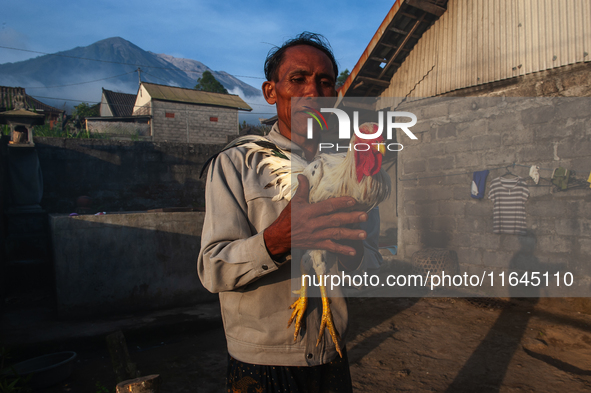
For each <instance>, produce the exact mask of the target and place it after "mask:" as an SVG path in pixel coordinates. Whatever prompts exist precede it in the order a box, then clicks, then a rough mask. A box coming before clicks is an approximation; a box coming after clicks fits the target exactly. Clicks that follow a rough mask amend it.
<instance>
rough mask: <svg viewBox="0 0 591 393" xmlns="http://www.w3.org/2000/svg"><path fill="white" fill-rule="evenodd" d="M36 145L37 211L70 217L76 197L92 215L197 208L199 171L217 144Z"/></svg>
mask: <svg viewBox="0 0 591 393" xmlns="http://www.w3.org/2000/svg"><path fill="white" fill-rule="evenodd" d="M36 147H37V151H38V154H39V160H40V163H41V170H42V173H43V179H44V194H43V200H42V201H41V205H42V207H43V208H44V209H45V210H46V211H48V212H50V213H71V212H73V211H74V209H75V207H76V206H75V200H76V198H77V197H79V196H82V195H86V196H89V197H91V198H92V199H93V200H94V208H95V209H96V210H97V211H141V210H148V209H155V208H162V207H188V206H190V207H203V206H204V205H205V199H204V185H203V181H202V180H201V179H199V174H200V171H201V167H202V166H203V164H204V163H205V161H206V160H207V159H208V158H209V157H210V156H211V155H213V154H214V153H215V152H217V151H219V149H221V147H222V146H220V145H200V144H193V145H189V144H181V143H152V142H129V141H103V140H77V139H58V138H37V139H36Z"/></svg>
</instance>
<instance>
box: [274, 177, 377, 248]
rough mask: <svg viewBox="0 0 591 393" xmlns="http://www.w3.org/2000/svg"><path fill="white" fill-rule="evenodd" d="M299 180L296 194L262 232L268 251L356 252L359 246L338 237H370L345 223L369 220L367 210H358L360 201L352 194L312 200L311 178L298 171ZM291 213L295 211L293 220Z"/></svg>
mask: <svg viewBox="0 0 591 393" xmlns="http://www.w3.org/2000/svg"><path fill="white" fill-rule="evenodd" d="M298 182H299V186H298V190H297V192H296V194H295V195H294V196H293V198H292V199H291V201H290V202H289V204H288V205H287V206H286V207H285V209H283V211H282V212H281V214H280V215H279V217H277V219H276V220H275V221H274V222H273V223H272V224H271V225H270V226H269V227H268V228H267V229H265V231H264V233H263V237H264V239H265V244H266V246H267V250H269V254H271V256H272V257H279V256H281V255H282V254H285V253H287V252H289V251H290V250H291V248H292V247H293V248H301V249H305V250H327V251H330V252H334V253H336V254H343V255H349V256H354V255H356V254H357V253H358V250H356V249H355V248H354V247H350V246H347V245H344V244H339V243H337V242H335V240H357V241H359V240H364V239H365V238H366V237H367V233H366V232H365V231H363V230H361V229H351V228H346V227H344V225H347V224H357V223H359V222H363V221H366V220H367V214H366V213H365V212H364V211H361V210H355V204H356V203H357V202H356V201H355V199H353V198H351V197H340V198H330V199H327V200H324V201H322V202H318V203H314V204H310V203H309V202H308V194H309V187H310V186H309V183H308V179H307V178H306V177H305V176H303V175H298ZM292 213H293V214H295V218H294V220H293V221H292ZM356 248H358V247H356Z"/></svg>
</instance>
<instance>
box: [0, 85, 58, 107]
mask: <svg viewBox="0 0 591 393" xmlns="http://www.w3.org/2000/svg"><path fill="white" fill-rule="evenodd" d="M17 95H21V96H24V97H25V106H26V108H27V109H35V110H36V111H38V112H43V113H63V112H64V111H63V110H61V109H57V108H54V107H52V106H50V105H47V104H44V103H43V102H41V101H39V100H37V99H35V98H33V97H31V96H30V95H27V93H26V92H25V89H24V87H7V86H0V112H4V111H7V110H11V109H14V104H15V102H14V97H16V96H17Z"/></svg>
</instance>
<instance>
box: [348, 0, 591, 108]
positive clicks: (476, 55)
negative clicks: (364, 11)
mask: <svg viewBox="0 0 591 393" xmlns="http://www.w3.org/2000/svg"><path fill="white" fill-rule="evenodd" d="M416 1H417V0H405V1H404V2H401V3H400V4H399V3H398V1H397V2H396V4H395V6H394V7H393V8H392V10H391V11H390V13H389V14H388V15H387V16H386V18H385V19H384V22H383V23H382V25H381V26H380V28H379V29H378V32H376V35H375V36H374V38H373V39H372V41H371V42H370V44H369V45H368V49H366V52H368V51H369V52H371V53H369V54H367V53H364V54H363V56H362V58H361V59H360V60H359V62H358V66H360V67H358V66H356V68H358V70H357V72H358V74H360V75H362V76H363V75H364V72H366V71H365V70H366V69H368V68H367V67H368V64H369V66H370V65H371V64H370V63H369V61H365V60H364V58H365V57H368V58H369V59H371V58H372V57H375V56H376V55H374V53H375V48H379V46H380V45H382V46H385V45H394V44H395V42H394V41H391V39H394V40H395V39H397V37H396V36H387V35H386V32H387V31H388V29H389V28H390V27H386V26H392V25H393V24H395V23H397V19H396V18H398V17H397V15H402V14H405V13H406V14H408V12H407V11H405V9H406V8H405V7H407V6H409V5H410V4H412V3H413V2H416ZM397 5H398V8H397V7H396V6H397ZM445 5H446V7H447V11H446V12H445V13H443V14H442V15H441V16H440V17H439V19H438V20H436V21H435V22H434V23H433V24H432V26H430V27H429V28H428V29H427V30H426V31H424V33H423V34H422V36H421V38H420V40H418V41H417V42H416V44H415V45H414V47H412V51H410V52H409V53H408V54H407V57H406V59H405V61H404V63H403V64H401V65H400V66H399V67H397V68H396V69H395V72H394V73H393V74H392V76H391V78H390V80H389V81H388V82H387V84H384V82H383V81H382V80H372V79H370V78H365V80H364V79H363V78H359V76H358V75H357V74H356V78H355V79H354V81H353V79H351V80H348V81H347V82H349V83H350V85H352V88H349V89H348V90H344V91H342V92H341V94H346V95H347V96H358V95H360V94H359V93H364V94H367V92H368V90H367V89H369V86H372V90H370V93H371V95H374V94H375V92H381V95H380V96H381V98H382V100H380V106H381V107H380V108H378V109H381V108H385V107H394V106H396V105H397V104H398V103H399V102H400V101H402V99H403V98H404V97H406V96H408V97H409V99H410V100H412V99H419V98H423V97H433V96H436V95H441V94H445V93H448V92H451V91H454V90H458V89H463V88H467V87H472V86H478V85H483V84H486V83H490V82H496V81H501V80H506V79H510V78H514V77H517V76H522V75H526V74H530V73H534V72H538V71H544V70H548V69H552V68H557V67H562V66H565V65H569V64H575V63H579V62H589V61H591V18H589V16H591V2H589V1H588V0H560V1H558V0H479V1H473V0H449V1H448V2H447V4H445ZM392 13H394V15H392ZM352 75H353V72H352ZM361 81H363V82H364V84H365V85H368V86H366V87H363V85H361V86H359V87H358V88H357V89H355V86H356V84H359V83H360V82H361ZM364 89H366V90H364Z"/></svg>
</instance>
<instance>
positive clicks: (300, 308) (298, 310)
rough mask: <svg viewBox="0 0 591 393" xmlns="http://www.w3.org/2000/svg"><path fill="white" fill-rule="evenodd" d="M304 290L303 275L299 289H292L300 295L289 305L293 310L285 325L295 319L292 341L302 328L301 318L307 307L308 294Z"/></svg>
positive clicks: (288, 324) (288, 325)
mask: <svg viewBox="0 0 591 393" xmlns="http://www.w3.org/2000/svg"><path fill="white" fill-rule="evenodd" d="M306 290H307V289H306V283H305V282H304V277H302V287H301V288H300V290H299V291H297V292H295V291H294V292H295V293H299V295H300V297H299V298H298V300H296V301H295V302H294V303H293V304H292V305H291V306H289V308H292V309H293V311H292V313H291V317H290V318H289V322H288V323H287V327H290V326H291V324H292V322H293V321H294V320H295V332H294V333H293V341H294V342H296V340H297V339H298V334H299V333H300V329H301V328H302V319H303V318H304V314H305V312H306V308H307V307H308V296H307V293H306Z"/></svg>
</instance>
